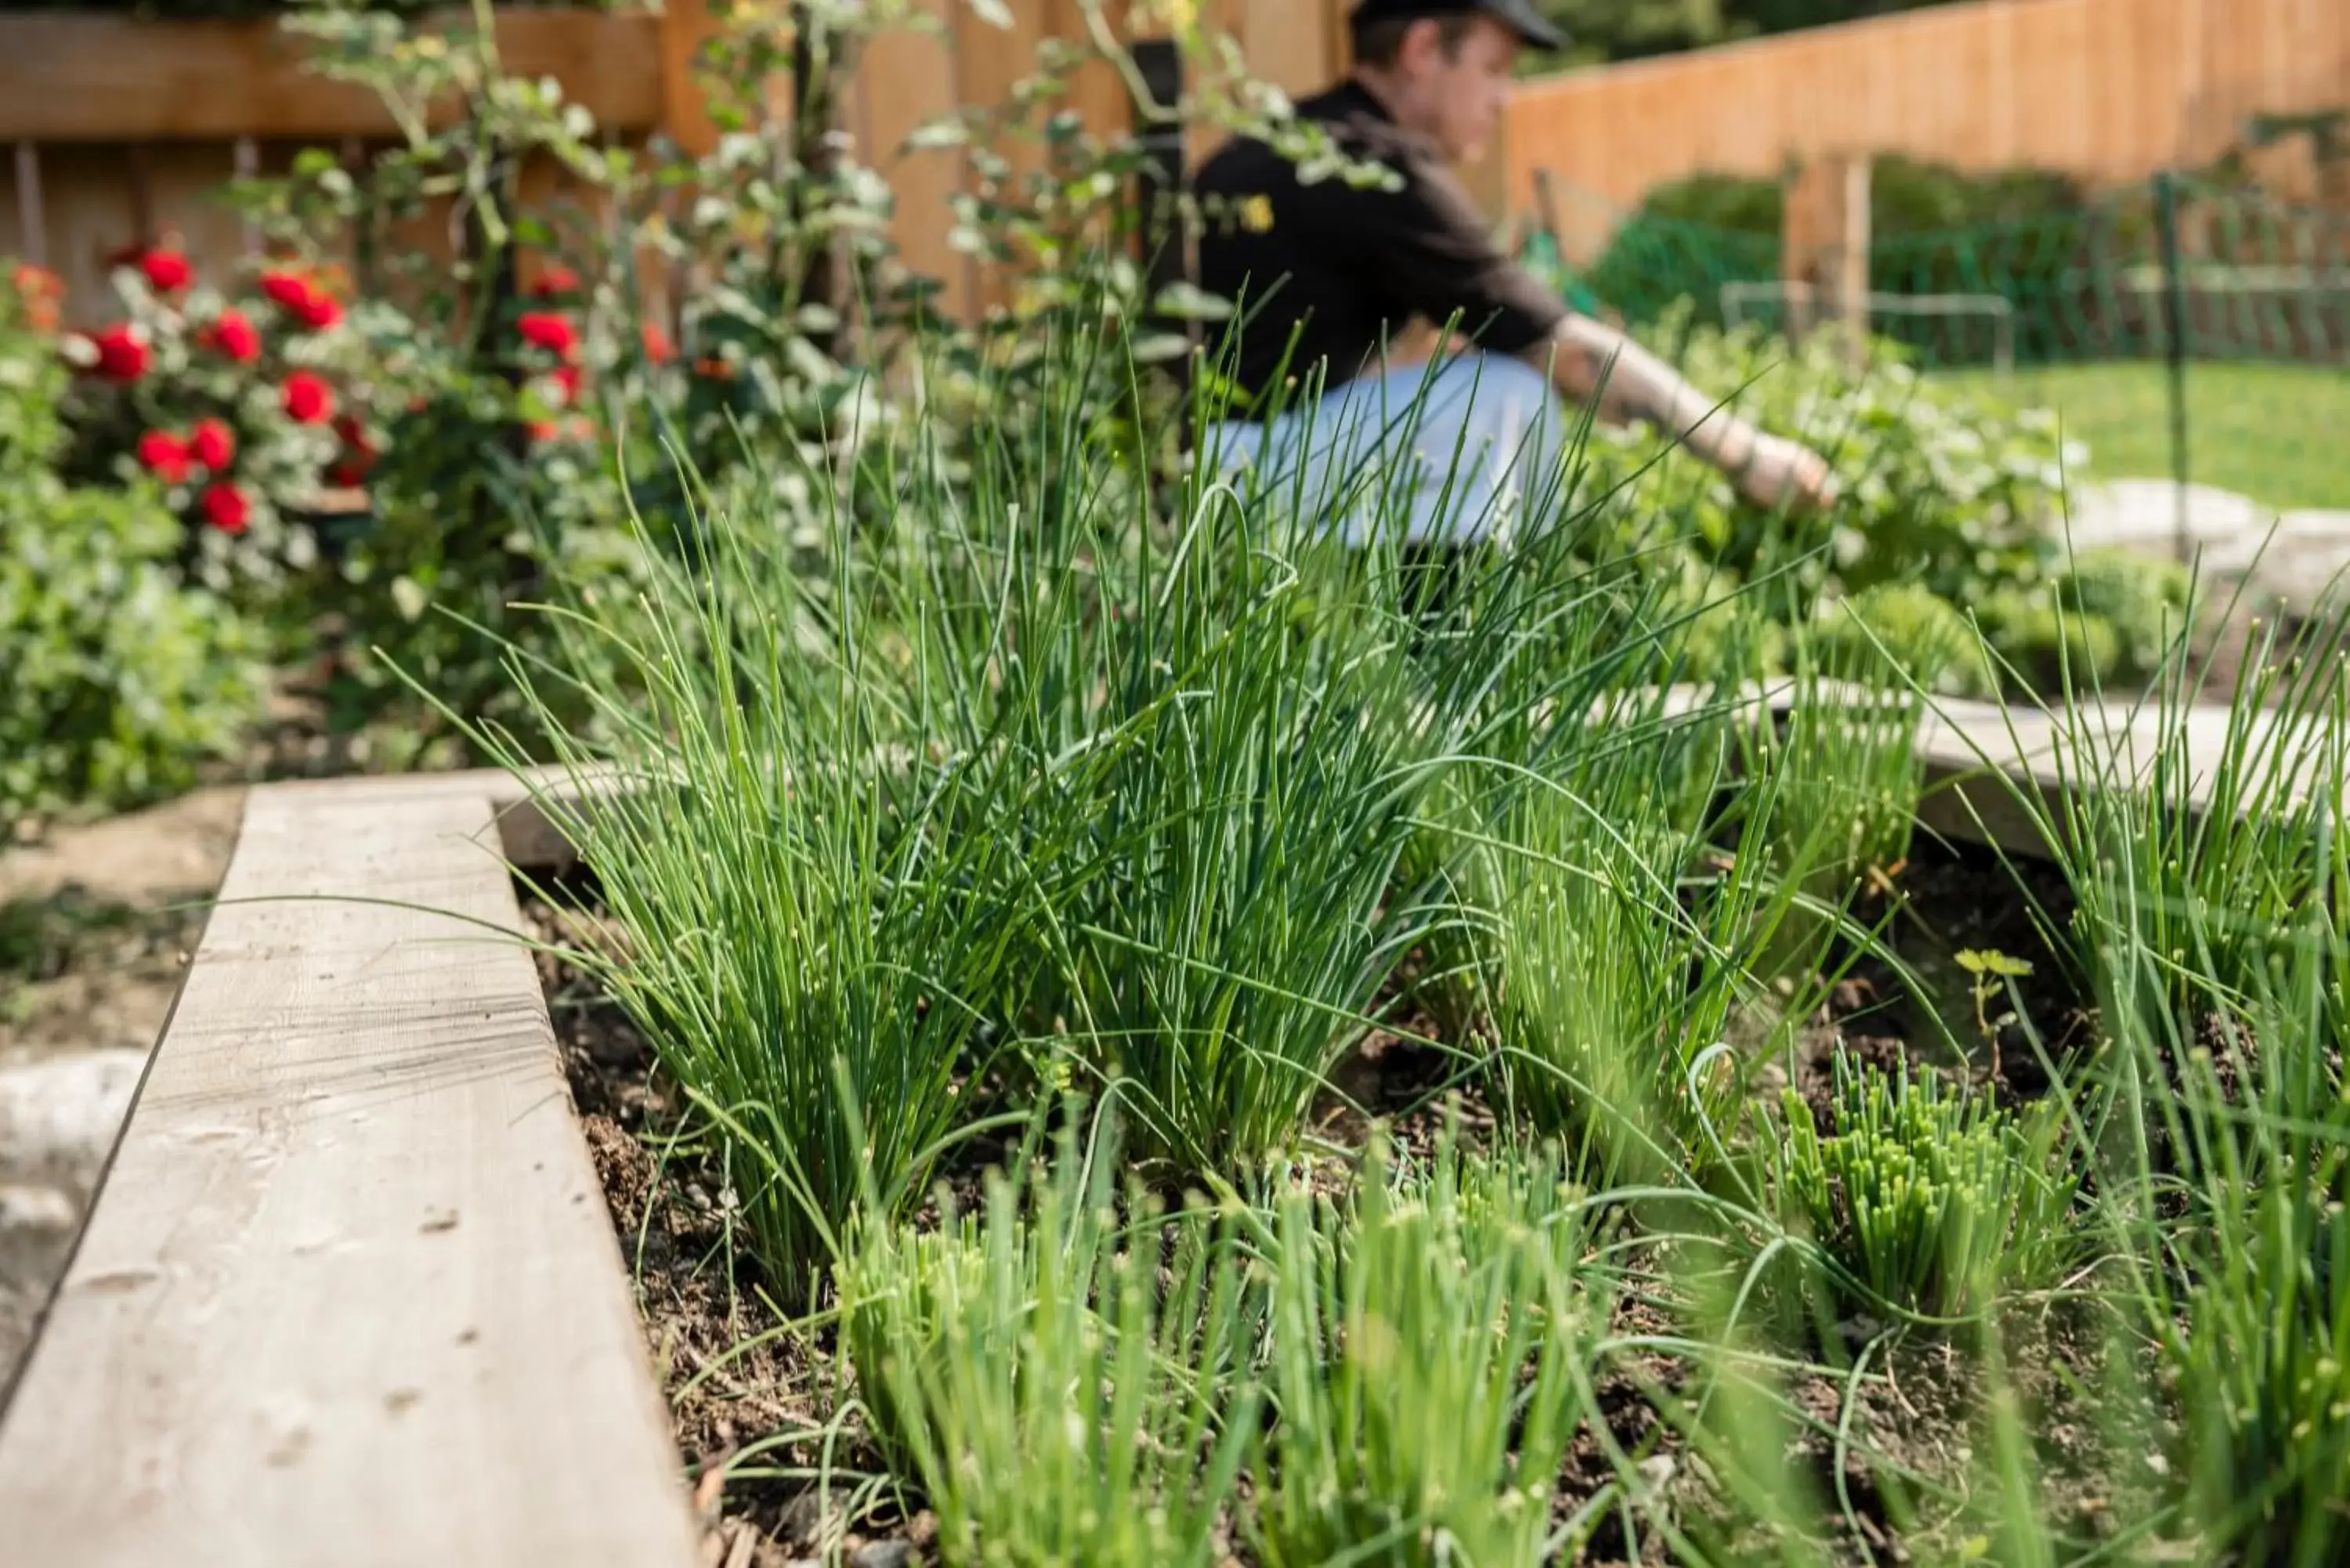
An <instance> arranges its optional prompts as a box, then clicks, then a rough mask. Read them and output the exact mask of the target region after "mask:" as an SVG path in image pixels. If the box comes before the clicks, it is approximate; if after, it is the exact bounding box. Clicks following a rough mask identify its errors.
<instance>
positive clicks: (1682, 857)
mask: <svg viewBox="0 0 2350 1568" xmlns="http://www.w3.org/2000/svg"><path fill="white" fill-rule="evenodd" d="M1709 739H1710V737H1709V735H1708V732H1707V730H1706V727H1705V725H1704V723H1703V722H1701V721H1689V722H1684V723H1683V724H1680V725H1677V726H1669V727H1659V728H1658V729H1655V730H1652V731H1650V732H1648V733H1647V734H1646V735H1645V737H1644V736H1643V735H1642V734H1641V733H1640V732H1638V731H1637V730H1636V731H1634V732H1629V733H1627V734H1619V735H1617V736H1616V737H1614V738H1613V739H1611V740H1602V741H1598V742H1594V743H1593V744H1592V745H1591V746H1590V747H1589V749H1588V750H1587V751H1586V752H1585V753H1583V754H1582V756H1581V757H1580V758H1579V759H1578V762H1577V764H1576V765H1575V767H1574V768H1573V769H1572V771H1570V772H1569V773H1567V774H1565V776H1564V777H1561V778H1558V779H1554V780H1549V781H1545V782H1544V784H1543V786H1542V787H1539V788H1535V789H1532V790H1530V791H1528V792H1527V793H1526V794H1524V795H1523V798H1522V799H1521V800H1520V802H1519V803H1518V806H1517V809H1516V811H1515V812H1514V814H1513V817H1512V819H1511V822H1510V825H1509V832H1508V834H1507V836H1506V844H1505V847H1504V848H1503V849H1502V850H1500V851H1498V852H1497V853H1496V855H1495V857H1494V864H1495V867H1496V871H1495V875H1496V877H1497V880H1498V883H1499V888H1498V898H1497V913H1498V918H1499V921H1500V927H1501V932H1502V935H1501V949H1502V959H1501V963H1500V971H1501V981H1500V993H1501V994H1500V1004H1499V1016H1500V1034H1501V1050H1500V1053H1499V1055H1498V1060H1497V1063H1496V1066H1497V1069H1498V1076H1499V1086H1500V1088H1501V1090H1502V1093H1503V1099H1504V1101H1505V1103H1506V1104H1508V1105H1509V1106H1511V1108H1512V1109H1513V1111H1514V1112H1515V1113H1516V1114H1518V1115H1520V1116H1524V1117H1526V1118H1527V1119H1528V1121H1529V1123H1530V1124H1531V1126H1533V1127H1534V1128H1535V1129H1537V1130H1538V1131H1540V1132H1542V1133H1544V1134H1545V1135H1549V1136H1556V1137H1564V1138H1565V1139H1567V1140H1568V1142H1569V1143H1570V1145H1571V1146H1572V1147H1573V1148H1574V1149H1575V1153H1576V1157H1577V1160H1578V1164H1579V1168H1582V1169H1584V1170H1586V1172H1588V1173H1589V1174H1590V1176H1591V1177H1592V1178H1593V1179H1595V1180H1598V1181H1602V1182H1615V1181H1619V1180H1631V1181H1636V1182H1641V1183H1648V1182H1656V1181H1663V1180H1678V1179H1682V1177H1683V1175H1684V1173H1686V1172H1688V1171H1690V1169H1692V1168H1698V1167H1701V1166H1704V1165H1706V1164H1709V1163H1711V1162H1712V1161H1714V1160H1715V1159H1716V1158H1719V1157H1720V1156H1721V1154H1722V1153H1723V1152H1724V1151H1725V1150H1726V1147H1727V1140H1728V1138H1729V1137H1730V1136H1731V1130H1732V1127H1733V1125H1734V1121H1735V1117H1736V1113H1737V1109H1738V1106H1739V1105H1740V1103H1741V1101H1742V1096H1743V1094H1744V1083H1743V1078H1742V1074H1741V1072H1740V1071H1739V1068H1738V1064H1737V1062H1736V1061H1735V1059H1734V1058H1733V1057H1732V1056H1731V1054H1730V1053H1729V1051H1728V1050H1727V1048H1726V1044H1725V1043H1726V1040H1727V1035H1728V1030H1729V1025H1730V1021H1731V1016H1732V1014H1733V1013H1734V1012H1735V1011H1736V1009H1737V1007H1738V1004H1739V1002H1740V1000H1741V998H1742V994H1743V993H1744V992H1746V991H1747V990H1748V989H1749V988H1750V986H1751V983H1752V982H1751V977H1750V964H1751V961H1752V956H1753V952H1754V944H1755V942H1756V941H1757V940H1758V938H1759V936H1760V935H1761V934H1762V932H1763V929H1764V919H1763V915H1764V906H1765V904H1766V903H1767V901H1768V899H1769V896H1770V893H1769V889H1770V887H1771V883H1770V879H1769V877H1768V875H1767V872H1766V871H1765V870H1764V862H1763V856H1762V854H1761V846H1762V844H1763V833H1764V832H1766V831H1767V829H1768V826H1769V822H1770V815H1771V814H1770V812H1769V810H1768V809H1767V807H1761V808H1751V809H1749V810H1748V811H1747V812H1746V813H1745V814H1744V815H1745V823H1746V826H1745V827H1744V828H1743V829H1742V833H1743V837H1742V842H1741V844H1740V847H1739V851H1738V852H1737V853H1734V854H1729V855H1720V854H1711V853H1707V852H1705V840H1706V833H1707V829H1708V827H1710V826H1711V817H1710V815H1709V811H1710V802H1711V797H1712V795H1713V794H1714V793H1715V791H1716V789H1717V788H1718V787H1719V786H1720V785H1721V784H1723V783H1724V782H1725V780H1724V777H1723V775H1722V774H1721V771H1720V766H1721V760H1722V757H1723V753H1721V750H1720V748H1719V747H1718V745H1713V744H1709V743H1708V742H1709ZM1700 824H1703V825H1705V826H1699V825H1700Z"/></svg>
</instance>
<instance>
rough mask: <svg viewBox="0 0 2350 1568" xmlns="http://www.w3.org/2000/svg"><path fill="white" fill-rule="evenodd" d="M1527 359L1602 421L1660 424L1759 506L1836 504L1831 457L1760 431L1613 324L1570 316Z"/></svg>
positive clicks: (1806, 507) (1810, 508) (1801, 507)
mask: <svg viewBox="0 0 2350 1568" xmlns="http://www.w3.org/2000/svg"><path fill="white" fill-rule="evenodd" d="M1524 358H1526V359H1527V360H1528V361H1529V362H1530V363H1532V364H1534V366H1535V367H1536V368H1537V369H1541V370H1542V371H1543V372H1544V374H1546V375H1547V376H1549V378H1550V379H1551V384H1552V385H1553V386H1555V387H1556V388H1557V389H1559V391H1560V392H1561V393H1563V394H1564V395H1565V396H1566V397H1569V398H1572V399H1574V400H1576V401H1578V402H1586V403H1594V404H1596V410H1597V412H1598V415H1599V418H1600V419H1602V420H1604V421H1608V422H1610V423H1617V422H1628V421H1635V420H1637V421H1646V422H1648V423H1649V424H1652V425H1655V426H1657V427H1658V428H1659V429H1660V430H1662V431H1664V432H1665V434H1666V435H1668V436H1669V437H1670V438H1671V439H1673V440H1675V441H1679V442H1680V443H1681V444H1682V446H1684V447H1685V448H1686V449H1687V450H1688V451H1689V452H1690V454H1691V455H1692V456H1695V457H1698V458H1700V459H1702V460H1704V461H1705V462H1710V463H1711V464H1713V465H1714V466H1715V467H1716V468H1719V469H1721V471H1722V472H1725V473H1727V474H1729V475H1730V476H1731V481H1732V483H1735V484H1736V485H1737V486H1738V491H1739V493H1740V494H1742V495H1743V496H1745V497H1746V498H1747V499H1748V500H1749V501H1752V502H1753V503H1755V504H1757V505H1761V506H1785V507H1787V508H1788V509H1790V510H1791V511H1797V512H1808V511H1813V510H1816V509H1817V508H1819V507H1822V506H1825V505H1827V504H1829V503H1831V502H1832V501H1834V500H1835V475H1834V474H1833V473H1831V472H1829V470H1828V465H1827V460H1826V459H1825V458H1823V457H1821V456H1820V454H1819V453H1817V452H1814V451H1812V450H1811V449H1810V448H1808V447H1805V446H1803V445H1800V444H1798V443H1797V442H1794V441H1789V440H1787V439H1786V438H1785V437H1783V436H1774V435H1769V434H1765V433H1764V432H1763V431H1759V430H1756V429H1755V428H1754V427H1753V426H1752V425H1751V424H1749V423H1748V422H1747V421H1744V420H1742V419H1740V418H1739V417H1738V416H1737V415H1736V414H1734V413H1732V412H1731V410H1728V409H1724V408H1721V407H1720V406H1719V405H1718V404H1717V403H1716V401H1715V400H1713V399H1711V398H1709V397H1707V396H1706V395H1705V394H1704V393H1702V392H1700V391H1699V390H1698V389H1696V388H1695V387H1692V386H1690V384H1689V383H1688V382H1687V381H1684V380H1683V379H1681V378H1680V377H1679V376H1678V375H1676V374H1675V373H1674V372H1673V370H1672V369H1671V368H1670V367H1669V366H1668V365H1666V364H1665V363H1664V361H1662V360H1661V359H1659V358H1657V357H1656V356H1655V355H1653V354H1651V353H1649V352H1648V350H1647V349H1645V348H1641V347H1640V346H1639V345H1638V344H1637V343H1635V342H1633V341H1632V340H1631V339H1630V338H1629V337H1627V336H1625V335H1624V334H1623V333H1622V332H1619V331H1617V330H1616V329H1615V328H1614V327H1605V326H1602V325H1601V324H1600V323H1598V322H1596V321H1593V320H1591V319H1590V318H1589V317H1581V316H1570V317H1567V318H1566V319H1565V321H1563V322H1561V323H1560V324H1559V327H1558V330H1557V332H1556V333H1555V335H1554V336H1553V337H1551V339H1550V340H1549V341H1548V342H1546V343H1544V344H1542V345H1540V346H1538V347H1537V348H1534V349H1531V350H1529V351H1528V352H1527V353H1526V355H1525V356H1524Z"/></svg>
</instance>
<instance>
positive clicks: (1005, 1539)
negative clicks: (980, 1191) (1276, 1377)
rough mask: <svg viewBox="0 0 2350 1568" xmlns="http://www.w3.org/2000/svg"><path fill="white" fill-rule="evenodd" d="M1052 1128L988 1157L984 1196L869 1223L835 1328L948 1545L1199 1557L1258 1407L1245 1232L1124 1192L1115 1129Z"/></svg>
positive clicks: (1111, 1557)
mask: <svg viewBox="0 0 2350 1568" xmlns="http://www.w3.org/2000/svg"><path fill="white" fill-rule="evenodd" d="M1059 1142H1060V1154H1059V1158H1056V1159H1055V1160H1054V1161H1053V1162H1052V1164H1051V1167H1050V1168H1049V1170H1044V1169H1039V1170H1037V1171H1035V1173H1033V1175H1031V1176H1030V1177H1028V1178H1026V1179H1023V1178H1021V1177H1018V1176H1008V1175H1005V1174H1003V1173H1001V1172H993V1173H991V1175H990V1177H989V1179H988V1182H987V1189H986V1198H985V1203H984V1208H983V1212H981V1213H980V1214H977V1215H962V1216H956V1215H953V1214H951V1213H950V1214H949V1216H948V1217H947V1220H946V1221H945V1223H944V1225H943V1226H942V1227H941V1229H939V1230H937V1231H928V1232H918V1231H914V1230H912V1229H911V1228H910V1227H902V1226H892V1225H879V1226H876V1227H874V1228H873V1229H872V1230H870V1231H867V1232H865V1233H864V1234H863V1235H862V1236H861V1237H860V1238H859V1240H858V1242H857V1243H856V1244H855V1245H854V1246H853V1247H852V1248H851V1250H850V1251H849V1253H848V1254H847V1257H846V1258H844V1260H843V1261H842V1262H841V1265H840V1267H839V1271H838V1297H839V1302H840V1313H841V1325H842V1326H841V1344H842V1345H843V1347H844V1349H845V1351H846V1354H847V1360H848V1362H849V1365H850V1366H851V1367H852V1368H853V1369H854V1371H855V1375H856V1378H857V1386H858V1391H859V1394H860V1397H861V1398H862V1400H863V1402H864V1404H865V1406H866V1407H867V1409H868V1413H869V1414H870V1415H871V1416H872V1417H873V1423H872V1424H873V1429H874V1430H875V1433H876V1435H877V1436H878V1437H879V1438H881V1439H882V1441H883V1442H884V1444H885V1445H886V1447H887V1448H888V1449H889V1451H890V1452H891V1454H892V1455H893V1457H894V1461H895V1464H896V1466H897V1468H898V1469H899V1471H900V1473H901V1474H903V1475H905V1476H907V1477H908V1478H909V1479H910V1480H914V1481H915V1482H917V1483H918V1484H919V1485H920V1488H921V1491H922V1496H923V1499H924V1501H926V1503H927V1504H928V1506H929V1507H930V1508H931V1510H932V1511H934V1512H935V1513H936V1514H937V1516H938V1520H939V1553H940V1556H941V1560H942V1561H944V1562H946V1563H950V1564H982V1563H984V1564H991V1565H993V1564H1003V1565H1014V1564H1035V1565H1037V1568H1044V1565H1046V1564H1054V1563H1102V1564H1108V1565H1118V1564H1125V1565H1129V1568H1159V1565H1160V1564H1177V1565H1180V1564H1187V1563H1188V1564H1195V1565H1198V1568H1208V1565H1210V1564H1212V1563H1217V1562H1219V1561H1220V1560H1222V1556H1223V1544H1222V1542H1223V1538H1224V1536H1225V1535H1226V1534H1227V1533H1228V1532H1229V1522H1230V1521H1229V1517H1228V1510H1229V1508H1230V1506H1231V1505H1232V1501H1233V1493H1234V1488H1235V1483H1236V1481H1237V1480H1238V1477H1239V1476H1240V1473H1241V1469H1242V1466H1243V1461H1244V1459H1245V1455H1246V1451H1247V1449H1248V1446H1249V1444H1250V1443H1251V1442H1252V1441H1253V1438H1254V1435H1255V1428H1256V1425H1257V1419H1256V1417H1255V1415H1254V1408H1255V1405H1256V1401H1257V1396H1256V1394H1255V1393H1254V1391H1253V1386H1250V1385H1247V1384H1244V1383H1241V1382H1238V1381H1237V1380H1236V1379H1235V1377H1234V1374H1235V1373H1236V1372H1238V1371H1240V1370H1241V1369H1242V1367H1243V1362H1244V1361H1245V1358H1246V1356H1247V1355H1248V1354H1249V1346H1250V1334H1249V1329H1250V1325H1251V1324H1253V1323H1260V1322H1261V1321H1262V1319H1263V1309H1262V1307H1261V1306H1258V1307H1255V1308H1253V1309H1252V1307H1251V1304H1250V1303H1251V1296H1252V1289H1253V1288H1252V1287H1251V1286H1250V1285H1249V1283H1248V1278H1247V1273H1246V1271H1245V1269H1244V1267H1243V1263H1244V1262H1245V1260H1244V1258H1243V1253H1242V1250H1241V1247H1240V1245H1239V1242H1240V1239H1241V1238H1240V1231H1239V1230H1238V1228H1237V1227H1236V1226H1235V1225H1234V1224H1233V1223H1232V1222H1231V1221H1230V1220H1229V1219H1228V1218H1226V1217H1220V1216H1219V1215H1218V1214H1216V1213H1215V1212H1214V1211H1212V1210H1200V1209H1187V1210H1182V1211H1180V1212H1178V1213H1176V1214H1173V1215H1167V1214H1164V1213H1162V1212H1160V1211H1159V1209H1158V1207H1157V1206H1156V1204H1155V1202H1154V1200H1152V1199H1149V1198H1148V1197H1146V1196H1145V1195H1142V1194H1140V1193H1135V1192H1129V1193H1128V1194H1126V1195H1125V1196H1126V1201H1125V1202H1124V1203H1123V1204H1122V1205H1121V1204H1118V1203H1117V1202H1115V1201H1114V1199H1118V1197H1119V1196H1120V1194H1119V1189H1118V1185H1117V1183H1116V1182H1115V1180H1114V1179H1113V1175H1112V1172H1113V1168H1114V1166H1115V1164H1116V1161H1115V1158H1114V1155H1113V1147H1114V1146H1104V1147H1094V1148H1092V1149H1089V1150H1087V1151H1086V1158H1079V1156H1078V1150H1077V1147H1076V1143H1075V1140H1074V1138H1071V1137H1066V1136H1064V1137H1062V1138H1061V1139H1060V1140H1059ZM1121 1211H1122V1212H1123V1214H1124V1216H1125V1218H1124V1219H1123V1220H1121V1218H1120V1214H1121Z"/></svg>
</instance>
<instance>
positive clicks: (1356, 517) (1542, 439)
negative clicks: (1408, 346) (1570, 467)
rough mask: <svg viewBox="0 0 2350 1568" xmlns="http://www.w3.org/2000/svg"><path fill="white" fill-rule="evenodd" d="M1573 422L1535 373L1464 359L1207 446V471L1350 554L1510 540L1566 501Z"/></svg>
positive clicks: (1351, 386) (1230, 427)
mask: <svg viewBox="0 0 2350 1568" xmlns="http://www.w3.org/2000/svg"><path fill="white" fill-rule="evenodd" d="M1566 439H1567V434H1566V421H1565V416H1564V414H1563V413H1562V411H1561V407H1560V404H1559V400H1558V397H1557V394H1556V393H1555V392H1554V391H1552V389H1551V386H1550V382H1549V380H1548V379H1545V378H1544V375H1543V374H1542V372H1541V371H1539V370H1536V369H1534V367H1533V366H1531V365H1528V364H1525V363H1524V362H1523V361H1522V360H1517V359H1511V358H1503V357H1502V356H1500V355H1497V354H1463V355H1459V356H1456V357H1453V358H1447V359H1442V360H1439V361H1436V362H1434V363H1431V364H1429V365H1417V366H1413V367H1411V368H1409V369H1400V370H1391V371H1389V372H1388V373H1387V374H1386V375H1384V376H1367V377H1364V378H1362V379H1357V380H1353V381H1348V382H1347V383H1345V384H1344V385H1342V386H1339V387H1337V388H1336V389H1333V390H1331V391H1330V392H1329V393H1328V394H1327V395H1326V396H1325V397H1323V398H1322V399H1321V400H1319V401H1318V402H1315V403H1311V404H1308V405H1305V406H1304V407H1301V408H1294V409H1291V410H1287V411H1286V412H1284V413H1283V414H1282V415H1281V416H1280V417H1278V418H1276V419H1274V420H1271V421H1266V422H1265V423H1263V424H1259V423H1256V422H1253V421H1239V420H1232V421H1223V422H1222V423H1219V424H1214V425H1211V426H1209V427H1208V429H1207V430H1206V431H1204V432H1203V433H1202V434H1201V439H1200V441H1199V442H1198V443H1197V450H1198V453H1199V460H1200V462H1202V463H1204V464H1206V465H1208V466H1209V467H1210V468H1211V471H1214V472H1222V473H1224V474H1226V475H1228V476H1230V477H1232V478H1233V479H1235V480H1240V481H1243V482H1244V483H1245V486H1246V487H1250V488H1253V489H1254V490H1255V491H1256V492H1257V493H1261V494H1263V495H1266V496H1268V497H1270V498H1273V499H1274V501H1275V504H1279V503H1280V500H1281V499H1282V498H1284V497H1286V498H1288V499H1289V500H1290V501H1291V503H1292V504H1294V506H1295V514H1296V516H1297V517H1298V518H1299V519H1300V520H1302V521H1308V522H1315V523H1321V524H1337V525H1338V526H1339V527H1341V528H1342V529H1343V530H1344V532H1345V535H1346V538H1347V543H1348V544H1350V545H1364V544H1366V543H1368V542H1369V541H1371V540H1373V539H1379V540H1384V541H1388V542H1399V543H1404V544H1413V545H1425V544H1435V545H1452V544H1469V543H1473V542H1478V541H1482V540H1487V539H1491V540H1493V541H1495V542H1497V543H1502V542H1506V541H1507V540H1508V538H1509V537H1510V535H1511V534H1512V533H1513V531H1514V530H1515V529H1516V528H1517V526H1518V524H1519V522H1520V520H1521V519H1522V518H1524V517H1528V516H1534V517H1536V518H1541V517H1544V516H1547V515H1548V514H1551V513H1552V512H1555V510H1556V508H1557V507H1558V505H1559V502H1560V498H1561V497H1562V496H1563V495H1564V493H1565V474H1564V472H1562V467H1563V465H1562V462H1561V460H1562V457H1563V455H1564V453H1565V448H1566Z"/></svg>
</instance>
